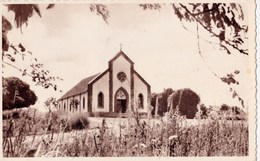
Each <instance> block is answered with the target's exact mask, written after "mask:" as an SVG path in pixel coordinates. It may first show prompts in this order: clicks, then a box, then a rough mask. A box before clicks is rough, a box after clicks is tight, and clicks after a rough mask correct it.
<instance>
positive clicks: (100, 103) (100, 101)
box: [98, 92, 104, 108]
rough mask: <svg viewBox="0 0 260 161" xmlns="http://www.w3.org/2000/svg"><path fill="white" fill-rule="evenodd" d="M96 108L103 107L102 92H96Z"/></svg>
mask: <svg viewBox="0 0 260 161" xmlns="http://www.w3.org/2000/svg"><path fill="white" fill-rule="evenodd" d="M98 108H104V95H103V93H102V92H99V94H98Z"/></svg>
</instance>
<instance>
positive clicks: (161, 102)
mask: <svg viewBox="0 0 260 161" xmlns="http://www.w3.org/2000/svg"><path fill="white" fill-rule="evenodd" d="M172 93H173V90H172V88H167V89H164V91H163V92H162V93H158V94H155V93H153V94H152V98H151V105H152V106H153V107H154V109H153V111H152V114H155V108H156V106H157V108H158V109H157V110H158V111H157V114H159V115H161V116H162V115H163V113H165V112H167V99H168V97H169V96H170V95H171V94H172ZM156 99H158V102H156ZM156 103H158V104H157V105H156Z"/></svg>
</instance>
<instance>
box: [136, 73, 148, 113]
mask: <svg viewBox="0 0 260 161" xmlns="http://www.w3.org/2000/svg"><path fill="white" fill-rule="evenodd" d="M148 92H149V91H148V87H147V85H146V84H145V83H144V82H143V81H142V80H141V79H140V78H139V77H138V76H137V75H136V74H135V73H134V109H135V110H136V109H137V108H138V103H139V95H140V94H141V95H142V96H143V108H138V111H139V112H147V108H148V105H149V104H148V103H149V100H148V95H149V93H148Z"/></svg>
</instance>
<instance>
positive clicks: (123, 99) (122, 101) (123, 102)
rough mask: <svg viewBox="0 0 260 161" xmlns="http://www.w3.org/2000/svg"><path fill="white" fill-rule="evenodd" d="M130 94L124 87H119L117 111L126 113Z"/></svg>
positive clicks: (116, 100) (116, 97)
mask: <svg viewBox="0 0 260 161" xmlns="http://www.w3.org/2000/svg"><path fill="white" fill-rule="evenodd" d="M127 105H128V96H127V93H126V91H125V90H124V89H119V90H118V91H117V92H116V95H115V112H117V113H125V112H126V111H127Z"/></svg>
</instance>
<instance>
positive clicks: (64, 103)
mask: <svg viewBox="0 0 260 161" xmlns="http://www.w3.org/2000/svg"><path fill="white" fill-rule="evenodd" d="M63 108H64V111H66V103H64V106H63Z"/></svg>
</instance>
